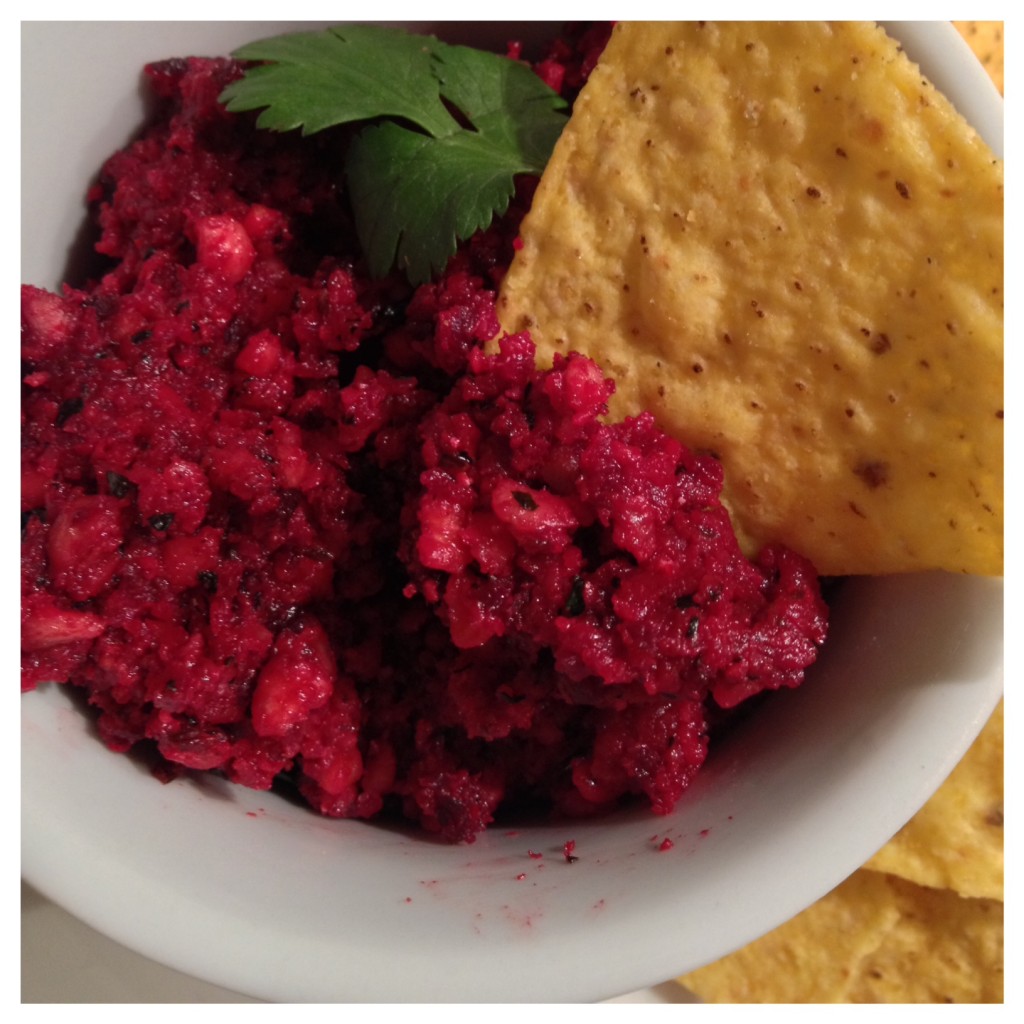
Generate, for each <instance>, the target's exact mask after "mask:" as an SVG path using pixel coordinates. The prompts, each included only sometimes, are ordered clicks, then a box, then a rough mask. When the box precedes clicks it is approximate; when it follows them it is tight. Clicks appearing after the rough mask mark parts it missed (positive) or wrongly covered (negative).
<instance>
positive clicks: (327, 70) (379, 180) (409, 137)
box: [221, 25, 566, 284]
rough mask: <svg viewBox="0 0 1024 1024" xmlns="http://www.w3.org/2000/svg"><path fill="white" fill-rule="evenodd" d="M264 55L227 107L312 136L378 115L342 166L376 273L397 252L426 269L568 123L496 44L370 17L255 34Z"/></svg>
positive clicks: (407, 266)
mask: <svg viewBox="0 0 1024 1024" xmlns="http://www.w3.org/2000/svg"><path fill="white" fill-rule="evenodd" d="M234 56H236V57H238V58H239V59H242V60H247V61H257V62H260V63H257V64H255V65H254V66H252V67H250V68H248V69H247V70H246V71H245V73H244V75H243V77H242V78H240V79H237V80H236V81H234V82H232V83H231V84H229V85H228V86H227V87H226V88H225V89H224V91H223V92H222V94H221V99H222V101H224V103H225V104H226V106H227V109H228V110H230V111H243V110H260V111H261V113H260V115H259V117H258V118H257V122H256V123H257V126H258V127H261V128H267V129H271V130H275V131H291V130H295V129H300V130H301V131H302V132H303V134H307V135H308V134H311V133H313V132H317V131H322V130H323V129H325V128H329V127H332V126H334V125H340V124H346V123H352V122H369V124H368V125H367V127H366V128H364V129H363V131H362V132H361V133H360V134H359V135H358V136H357V137H356V138H355V140H354V141H353V143H352V144H351V146H350V150H349V154H348V157H347V162H346V167H345V174H346V178H347V181H348V185H349V191H350V197H351V201H352V207H353V212H354V215H355V220H356V229H357V231H358V233H359V238H360V242H361V244H362V246H363V249H364V252H365V254H366V258H367V263H368V265H369V267H370V271H371V273H373V274H376V275H383V274H385V273H386V272H387V271H388V270H389V269H390V267H391V266H393V265H394V264H395V262H396V261H397V264H398V265H399V266H400V267H401V268H402V269H403V270H404V271H405V272H406V274H407V275H408V276H409V278H410V280H411V281H412V282H413V283H414V284H419V283H422V282H424V281H426V280H429V278H430V276H431V275H432V274H433V273H434V272H437V271H439V270H441V269H443V267H444V265H445V263H446V262H447V261H448V259H449V258H450V257H451V256H452V254H453V253H454V252H455V249H456V246H457V244H458V242H459V241H460V240H462V239H466V238H468V237H470V236H471V235H472V234H473V233H474V232H475V231H477V230H479V229H480V228H483V227H486V226H487V225H488V224H489V223H490V222H491V220H492V218H493V217H494V216H495V215H496V214H501V213H503V212H504V211H505V210H506V209H507V208H508V203H509V200H510V198H511V196H512V192H513V189H514V178H515V175H517V174H539V173H540V172H541V171H542V170H543V169H544V165H545V164H546V163H547V160H548V158H549V157H550V155H551V150H552V149H553V147H554V144H555V142H556V140H557V139H558V136H559V135H560V134H561V131H562V128H563V127H564V126H565V123H566V114H565V107H566V104H565V102H564V101H563V100H562V99H561V98H560V97H559V96H558V95H557V94H556V93H555V92H554V91H553V90H551V89H550V88H548V86H547V85H545V84H544V83H543V82H542V81H541V80H540V79H539V78H538V77H537V76H536V75H535V74H534V72H533V71H532V70H530V69H529V68H528V67H526V66H525V65H523V64H519V63H517V62H516V61H513V60H509V59H508V58H506V57H501V56H499V55H497V54H493V53H487V52H484V51H482V50H475V49H473V48H471V47H466V46H451V45H448V44H446V43H442V42H440V41H439V40H438V39H436V38H434V37H433V36H415V35H410V34H408V33H405V32H402V31H399V30H397V29H388V28H382V27H380V26H372V25H351V26H339V27H335V28H330V29H326V30H324V31H321V32H301V33H295V34H291V35H285V36H278V37H275V38H273V39H267V40H263V41H260V42H256V43H250V44H248V45H246V46H243V47H241V48H240V49H239V50H236V51H235V54H234Z"/></svg>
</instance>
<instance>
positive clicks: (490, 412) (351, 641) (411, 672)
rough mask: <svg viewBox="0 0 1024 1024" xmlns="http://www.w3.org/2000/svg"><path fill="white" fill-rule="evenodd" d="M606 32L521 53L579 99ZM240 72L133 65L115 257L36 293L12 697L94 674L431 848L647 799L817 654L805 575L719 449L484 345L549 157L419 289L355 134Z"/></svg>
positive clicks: (196, 736) (516, 351)
mask: <svg viewBox="0 0 1024 1024" xmlns="http://www.w3.org/2000/svg"><path fill="white" fill-rule="evenodd" d="M606 36H607V32H606V30H605V29H602V28H592V29H588V30H585V31H584V30H582V29H581V30H577V31H574V32H570V33H569V34H567V35H566V36H565V37H563V38H562V39H560V40H559V41H557V42H556V43H555V44H554V45H553V47H552V49H551V51H550V54H549V55H548V56H547V57H546V58H545V59H544V60H543V61H542V62H541V63H540V64H539V65H537V70H538V72H539V73H540V74H542V75H543V76H544V77H545V78H546V79H547V80H548V81H549V83H550V84H552V85H554V86H555V87H556V88H559V89H562V90H563V91H564V93H565V95H567V96H568V97H570V98H571V97H572V96H573V95H574V94H575V91H577V90H578V88H579V86H580V84H581V83H582V81H583V80H584V78H585V76H586V73H587V71H588V70H589V68H590V67H592V65H593V62H594V60H596V57H597V55H598V54H599V52H600V49H601V47H602V46H603V43H604V41H605V39H606ZM513 53H515V51H514V50H513ZM239 73H240V68H239V66H238V65H237V64H235V63H233V62H231V61H229V60H220V59H217V60H208V59H187V60H172V61H166V62H162V63H158V64H153V65H151V66H149V67H148V68H147V69H146V79H147V82H148V86H149V88H150V89H151V90H152V93H153V94H154V96H155V97H156V100H157V101H158V106H159V110H158V113H157V116H156V117H155V119H154V121H153V123H152V125H151V126H150V127H149V128H148V129H147V130H146V132H145V133H144V134H143V135H142V136H141V137H140V138H139V139H138V141H136V142H134V143H133V144H132V145H130V146H129V147H128V148H126V149H125V150H124V151H122V152H119V153H117V154H116V155H114V156H113V157H111V158H110V160H109V161H108V162H107V163H106V165H105V166H104V168H103V170H102V174H101V176H100V178H99V181H98V184H97V185H96V186H95V187H94V188H93V190H92V191H91V193H90V195H89V202H90V211H91V214H92V216H93V218H94V220H95V223H96V225H97V232H98V242H97V244H96V251H97V253H98V254H100V256H101V257H103V259H104V263H103V265H102V266H101V267H99V268H98V269H97V270H96V271H95V273H94V274H93V275H92V277H91V278H90V279H89V280H88V282H87V283H85V284H84V285H81V286H79V287H72V286H70V285H67V286H65V287H64V288H63V289H62V290H61V291H60V292H59V293H52V292H49V291H46V290H43V289H40V288H37V287H33V286H25V287H24V288H23V293H22V341H23V349H22V356H23V382H24V386H23V402H22V424H23V426H22V442H23V443H22V450H23V470H22V515H23V529H22V552H23V553H22V648H23V654H22V687H23V689H25V690H31V689H33V688H35V687H36V686H38V685H40V684H43V683H52V682H59V683H69V684H71V685H72V686H74V687H76V688H80V691H81V692H82V693H83V694H84V695H85V696H86V699H87V701H88V704H89V705H91V707H92V709H94V713H95V715H96V723H97V728H98V730H99V733H100V736H101V737H102V739H103V741H104V742H105V743H106V744H107V745H108V746H109V747H110V748H111V749H113V750H116V751H128V750H132V749H135V750H138V751H140V752H144V753H145V754H146V755H147V756H149V757H151V758H153V759H154V762H155V764H156V768H155V771H156V774H157V776H158V777H159V778H161V779H164V780H168V779H171V778H174V777H176V776H177V775H180V774H182V773H187V772H190V771H200V772H201V771H209V772H217V773H219V774H221V775H222V776H224V777H226V778H227V779H229V780H231V781H233V782H237V783H240V784H242V785H245V786H250V787H254V788H256V789H262V790H266V789H269V788H270V787H271V786H276V787H282V786H283V787H286V788H288V789H290V790H292V791H297V792H298V793H300V794H301V796H302V797H303V798H304V799H305V800H306V801H308V803H309V804H310V805H312V807H313V808H315V809H316V810H317V811H320V812H322V813H323V814H326V815H331V816H338V817H352V818H371V817H374V816H377V815H380V814H391V815H394V814H398V815H401V816H404V817H405V818H406V819H408V820H410V821H413V822H416V823H418V824H419V825H420V826H422V828H424V829H426V830H428V831H429V832H432V833H436V834H439V835H440V836H441V837H443V838H444V839H446V840H449V841H471V840H472V839H473V838H474V836H476V835H477V834H478V833H479V831H480V830H481V829H483V828H485V827H486V826H487V825H488V823H489V822H491V821H492V820H493V819H494V817H495V815H496V813H497V812H498V810H499V807H510V806H511V807H517V806H523V805H529V806H533V807H537V808H542V809H544V811H545V812H555V813H559V814H567V815H585V814H593V813H597V812H602V811H606V810H608V809H609V808H612V807H614V806H616V805H617V804H619V803H620V802H621V801H622V800H623V799H626V798H631V797H635V796H639V797H641V798H644V799H646V801H647V802H648V803H649V805H650V807H651V808H653V810H654V811H655V812H658V813H664V812H667V811H669V810H670V809H671V808H672V807H673V805H674V804H675V802H676V801H677V800H678V798H679V797H680V795H681V794H682V793H683V792H684V790H685V789H686V787H687V785H688V784H689V783H690V781H691V779H692V778H693V776H694V773H695V772H696V771H697V770H698V768H699V767H700V765H701V762H702V761H703V760H704V758H705V754H706V751H707V736H708V723H709V720H710V719H711V718H712V717H713V716H715V715H716V714H718V713H719V711H718V709H722V708H731V707H734V706H736V705H737V704H739V703H740V702H742V701H744V700H745V699H747V698H749V697H751V696H753V695H755V694H758V693H760V692H762V691H765V690H772V689H777V688H779V687H788V686H795V685H797V684H798V683H800V681H801V680H802V678H803V674H804V671H805V669H806V668H807V666H808V665H810V664H811V662H813V660H814V658H815V656H816V653H817V650H818V648H819V646H820V645H821V643H822V642H823V640H824V637H825V624H826V607H825V604H824V603H823V601H822V598H821V594H820V590H819V586H818V581H817V578H816V576H815V572H814V570H813V567H812V566H811V565H809V564H808V563H807V562H806V561H805V560H803V559H802V558H800V557H798V556H797V555H795V554H793V553H792V552H790V551H787V550H784V549H780V548H769V549H767V550H765V551H763V552H762V553H761V555H760V556H759V558H758V559H757V560H756V561H755V562H750V561H748V560H747V559H745V558H744V557H743V556H742V554H741V553H740V551H739V548H738V546H737V543H736V541H735V539H734V537H733V533H732V530H731V527H730V523H729V518H728V515H727V513H726V511H725V510H724V509H723V507H722V506H721V504H720V503H719V501H718V493H719V488H720V484H721V469H720V466H719V464H718V462H717V461H715V460H714V459H713V458H711V457H707V456H699V455H696V454H694V453H692V452H690V451H688V450H687V449H686V448H685V447H684V446H683V445H681V444H680V443H678V442H677V441H675V440H673V439H671V438H669V437H668V436H666V435H665V434H663V433H661V432H660V430H659V429H658V428H657V427H656V425H655V423H654V422H653V420H652V419H651V418H650V417H648V416H641V417H639V418H637V419H634V420H629V421H626V422H622V423H613V424H609V423H606V422H605V421H604V419H603V416H602V414H603V413H604V411H605V403H606V401H607V399H608V397H609V395H610V394H611V390H612V386H613V385H612V384H611V383H610V382H609V381H608V380H606V379H605V377H604V375H603V373H602V372H601V370H600V369H599V368H598V367H597V366H596V365H595V364H594V363H592V362H590V361H589V360H587V359H585V358H582V357H580V356H578V355H570V356H569V357H568V358H566V359H562V358H559V360H558V362H557V363H556V364H555V366H554V367H553V369H551V370H550V371H547V372H539V371H538V370H537V369H536V367H535V365H534V350H533V345H532V343H531V341H530V339H529V336H528V335H526V334H519V335H515V336H507V337H504V338H503V339H502V341H501V343H500V351H496V352H494V353H490V352H489V350H486V351H485V347H484V343H485V342H486V341H487V340H488V339H491V338H492V337H494V336H495V334H496V333H497V332H498V323H497V318H496V315H495V310H494V300H495V293H496V289H497V285H498V284H499V282H500V280H501V277H502V274H503V273H504V271H505V269H506V267H507V265H508V263H509V261H510V259H511V256H512V252H513V248H514V244H515V237H516V231H517V225H518V223H519V220H520V218H521V216H522V213H523V212H524V210H525V209H526V208H527V207H528V205H529V200H530V195H531V191H532V188H533V186H534V185H535V182H532V181H529V180H524V181H523V182H522V183H521V186H520V190H519V194H518V195H517V197H516V199H515V200H514V202H513V204H512V207H511V209H510V210H509V212H508V214H507V215H506V216H505V217H504V218H503V219H501V220H500V221H499V222H497V223H495V224H494V225H493V226H492V227H491V228H490V229H489V230H487V231H486V232H482V233H480V234H479V235H477V236H476V237H475V238H473V239H472V240H471V241H470V242H469V243H468V244H466V245H464V246H463V247H462V248H461V249H460V251H459V253H458V255H457V256H456V257H455V258H454V259H453V260H452V262H451V264H450V265H449V267H448V268H447V270H446V271H445V273H444V274H443V275H442V276H441V277H440V278H439V279H438V280H436V281H435V282H433V283H431V284H429V285H426V286H422V287H420V288H418V289H415V290H414V289H412V288H411V287H410V286H409V285H407V284H406V283H405V282H404V281H403V280H402V279H401V278H400V277H398V276H394V277H391V278H388V279H386V280H382V281H374V280H371V279H369V278H368V276H367V275H366V273H365V272H364V270H363V266H362V261H361V257H360V255H359V252H358V248H357V246H356V244H355V242H354V234H353V231H352V225H351V218H350V214H349V211H348V209H347V207H346V198H345V195H344V193H343V191H342V190H341V186H340V184H339V181H338V175H337V173H336V168H338V167H339V166H340V164H341V161H340V159H339V155H338V154H339V153H340V151H341V147H343V146H344V145H345V142H346V138H347V135H346V132H345V131H344V130H334V131H328V132H324V133H322V134H320V135H317V136H311V137H308V138H299V137H298V136H297V135H295V134H289V135H278V134H271V133H266V132H259V131H256V130H255V129H254V127H253V119H252V118H251V117H248V116H232V115H229V114H227V113H226V112H225V111H224V110H223V108H222V107H221V106H220V105H219V104H218V102H217V96H218V94H219V93H220V91H221V89H222V88H223V87H224V85H225V84H226V83H227V82H228V81H230V80H231V79H232V78H233V77H235V76H237V75H238V74H239Z"/></svg>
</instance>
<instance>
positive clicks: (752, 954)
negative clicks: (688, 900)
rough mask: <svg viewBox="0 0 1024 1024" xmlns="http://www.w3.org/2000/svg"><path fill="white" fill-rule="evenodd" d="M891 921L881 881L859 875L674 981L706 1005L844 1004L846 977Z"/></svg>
mask: <svg viewBox="0 0 1024 1024" xmlns="http://www.w3.org/2000/svg"><path fill="white" fill-rule="evenodd" d="M898 919H899V909H898V908H897V907H896V905H895V903H894V902H893V900H892V899H891V898H890V893H889V889H888V886H887V883H886V881H885V876H884V875H879V874H876V873H874V872H870V871H861V872H858V873H856V874H854V875H852V876H851V877H850V878H849V879H847V880H846V881H845V882H844V883H843V884H842V885H841V886H839V887H838V888H837V889H834V890H833V891H832V892H831V893H829V894H828V896H826V897H824V898H823V899H821V900H819V901H818V902H817V903H815V904H814V905H813V906H812V907H810V908H808V909H807V910H805V911H804V912H803V913H802V914H798V915H797V916H796V917H794V918H793V919H792V920H790V921H787V922H786V924H784V925H782V926H781V927H779V928H776V929H775V930H774V931H772V932H769V933H768V934H767V935H765V936H764V937H763V938H760V939H757V940H756V941H754V942H752V943H750V944H749V945H747V946H744V947H743V948H742V949H740V950H738V951H737V952H735V953H733V954H732V955H730V956H727V957H725V958H723V959H721V960H718V961H716V962H715V963H712V964H709V965H708V966H707V967H702V968H700V969H698V970H696V971H693V972H692V973H690V974H687V975H684V976H683V977H682V978H680V979H679V981H680V983H682V984H683V985H685V986H686V987H687V988H688V989H690V991H691V992H693V993H695V994H696V995H698V996H699V997H700V998H701V999H703V1000H704V1002H707V1003H835V1002H843V1001H844V998H845V995H844V994H845V991H846V986H847V985H848V984H849V982H850V978H851V973H852V971H853V970H854V968H855V967H856V965H857V964H859V963H860V962H861V961H862V960H864V959H865V957H867V956H869V955H870V954H871V953H873V952H874V951H875V950H876V949H878V947H879V946H880V945H881V944H882V941H883V939H884V937H885V935H886V934H887V933H888V931H889V930H890V929H892V928H893V927H895V925H896V923H897V921H898Z"/></svg>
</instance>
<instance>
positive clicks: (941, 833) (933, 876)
mask: <svg viewBox="0 0 1024 1024" xmlns="http://www.w3.org/2000/svg"><path fill="white" fill-rule="evenodd" d="M865 866H866V867H869V868H873V869H875V870H876V871H885V872H888V873H889V874H892V875H897V876H898V877H900V878H903V879H906V880H907V881H910V882H916V883H918V884H919V885H926V886H931V887H933V888H937V889H952V890H953V891H955V892H957V893H959V894H960V895H961V896H974V897H983V898H986V899H992V900H1002V899H1003V705H1002V703H1000V704H999V707H998V708H997V709H996V711H995V713H994V714H993V715H992V717H991V718H990V719H989V721H988V723H987V724H986V726H985V728H984V729H983V730H982V732H981V734H980V735H979V736H978V738H977V740H975V742H974V744H973V745H972V746H971V748H970V750H968V752H967V754H966V755H965V756H964V758H963V760H962V761H961V762H960V764H958V765H957V767H956V768H954V769H953V772H952V774H951V775H950V776H949V778H948V779H947V780H946V781H945V783H943V785H942V786H941V788H940V789H939V790H938V791H937V792H936V793H935V795H934V796H932V798H931V799H930V800H929V801H928V803H926V804H925V805H924V807H922V808H921V810H920V811H918V813H917V814H916V815H915V816H914V817H913V818H912V819H911V820H910V821H909V822H908V823H907V824H906V825H905V826H904V827H903V829H901V830H900V831H899V832H898V833H897V834H896V836H895V837H894V838H893V839H892V840H891V841H890V842H889V843H887V844H886V845H885V846H884V847H883V848H882V849H881V850H879V851H878V853H877V854H875V856H874V857H872V858H871V860H869V861H868V862H867V864H866V865H865Z"/></svg>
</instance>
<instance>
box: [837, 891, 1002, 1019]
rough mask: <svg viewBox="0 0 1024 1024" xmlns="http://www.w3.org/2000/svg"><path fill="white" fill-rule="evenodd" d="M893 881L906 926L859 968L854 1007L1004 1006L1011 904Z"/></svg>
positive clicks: (848, 997) (851, 996)
mask: <svg viewBox="0 0 1024 1024" xmlns="http://www.w3.org/2000/svg"><path fill="white" fill-rule="evenodd" d="M879 877H880V878H884V879H886V881H887V882H888V884H889V886H890V888H891V890H892V895H893V900H894V904H895V906H897V907H898V909H899V915H900V917H899V921H898V922H897V924H896V926H895V927H894V928H891V929H890V930H889V931H888V932H887V933H886V935H885V938H884V941H883V942H882V943H881V945H880V946H879V947H878V948H877V949H875V950H874V951H873V952H872V953H870V954H869V955H868V956H866V957H865V958H864V959H863V960H862V961H861V962H860V963H859V964H858V965H857V969H856V971H855V972H854V973H853V975H852V976H851V978H850V983H849V985H848V986H847V988H846V991H845V993H844V997H843V1001H844V1002H848V1003H1001V1002H1002V1001H1003V904H1002V903H1000V902H999V901H998V900H981V899H965V898H964V897H962V896H958V895H957V894H956V893H955V892H949V891H947V890H943V889H928V888H925V887H923V886H919V885H913V884H912V883H910V882H904V881H903V880H902V879H899V878H892V877H891V876H887V875H880V876H879Z"/></svg>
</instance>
